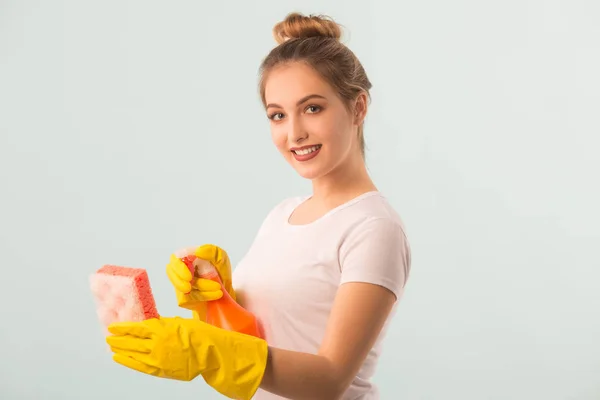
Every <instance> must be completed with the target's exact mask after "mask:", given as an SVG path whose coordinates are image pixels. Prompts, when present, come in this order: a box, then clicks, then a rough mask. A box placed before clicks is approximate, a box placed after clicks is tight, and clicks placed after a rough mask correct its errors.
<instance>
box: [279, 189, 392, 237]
mask: <svg viewBox="0 0 600 400" xmlns="http://www.w3.org/2000/svg"><path fill="white" fill-rule="evenodd" d="M381 195H382V194H381V192H380V191H378V190H371V191H368V192H365V193H363V194H360V195H358V196H356V197H354V198H353V199H350V200H348V201H347V202H345V203H342V204H340V205H339V206H337V207H334V208H332V209H331V210H329V211H328V212H326V213H325V214H323V215H321V216H320V217H319V218H317V219H315V220H314V221H312V222H309V223H307V224H298V225H297V224H292V223H290V217H291V216H292V214H293V213H294V211H296V209H297V208H298V207H300V206H301V205H302V204H304V203H305V202H306V201H308V200H309V199H311V198H312V196H304V197H303V198H301V200H300V202H299V203H298V204H296V205H295V206H294V207H293V208H292V209H291V210H290V211H289V212H287V213H286V214H285V221H284V223H285V225H286V226H287V227H288V228H291V229H303V228H308V227H311V226H314V225H316V224H317V223H319V222H320V221H322V220H324V219H326V218H328V217H330V216H331V215H333V214H335V213H336V212H338V211H341V210H343V209H344V208H347V207H350V206H351V205H353V204H356V203H358V202H359V201H361V200H363V199H366V198H368V197H372V196H381Z"/></svg>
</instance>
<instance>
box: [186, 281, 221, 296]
mask: <svg viewBox="0 0 600 400" xmlns="http://www.w3.org/2000/svg"><path fill="white" fill-rule="evenodd" d="M192 286H193V287H195V288H196V289H198V290H199V291H201V292H216V291H218V290H221V284H220V283H219V282H215V281H213V280H210V279H204V278H198V279H196V280H194V281H193V284H192ZM202 294H203V295H204V293H202Z"/></svg>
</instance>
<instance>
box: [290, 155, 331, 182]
mask: <svg viewBox="0 0 600 400" xmlns="http://www.w3.org/2000/svg"><path fill="white" fill-rule="evenodd" d="M292 167H293V168H294V170H295V171H296V173H297V174H298V175H300V176H301V177H302V178H304V179H310V180H313V179H317V178H320V177H322V176H323V175H325V174H326V171H325V169H324V168H323V166H319V165H311V166H308V165H298V162H297V161H295V160H293V161H292Z"/></svg>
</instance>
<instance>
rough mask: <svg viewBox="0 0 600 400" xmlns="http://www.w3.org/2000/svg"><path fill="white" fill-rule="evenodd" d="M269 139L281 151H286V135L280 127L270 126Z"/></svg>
mask: <svg viewBox="0 0 600 400" xmlns="http://www.w3.org/2000/svg"><path fill="white" fill-rule="evenodd" d="M271 140H272V141H273V144H274V145H275V147H277V149H278V150H279V151H281V152H287V136H286V135H285V134H284V132H283V130H282V129H281V128H280V127H272V128H271Z"/></svg>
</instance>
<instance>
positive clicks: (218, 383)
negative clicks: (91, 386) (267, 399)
mask: <svg viewBox="0 0 600 400" xmlns="http://www.w3.org/2000/svg"><path fill="white" fill-rule="evenodd" d="M108 331H109V332H110V333H111V334H112V336H108V337H107V338H106V342H107V343H108V344H109V345H110V347H111V350H112V351H113V352H114V355H113V360H114V361H115V362H117V363H119V364H121V365H124V366H126V367H128V368H131V369H134V370H136V371H139V372H142V373H145V374H149V375H153V376H158V377H161V378H169V379H177V380H182V381H190V380H192V379H194V378H195V377H197V376H198V375H200V374H201V375H202V376H203V378H204V380H205V381H206V383H208V384H209V385H210V386H212V387H213V388H214V389H215V390H217V391H218V392H219V393H221V394H223V395H224V396H227V397H229V398H231V399H242V400H246V399H251V398H252V397H253V396H254V394H255V393H256V390H257V389H258V387H259V386H260V383H261V381H262V378H263V375H264V371H265V368H266V365H267V355H268V346H267V343H266V342H265V341H264V340H262V339H259V338H256V337H254V336H250V335H245V334H242V333H237V332H231V331H226V330H223V329H220V328H216V327H214V326H212V325H209V324H207V323H205V322H202V321H199V320H197V319H184V318H179V317H174V318H163V317H160V318H152V319H148V320H145V321H141V322H119V323H114V324H112V325H109V327H108Z"/></svg>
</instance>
